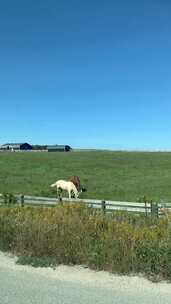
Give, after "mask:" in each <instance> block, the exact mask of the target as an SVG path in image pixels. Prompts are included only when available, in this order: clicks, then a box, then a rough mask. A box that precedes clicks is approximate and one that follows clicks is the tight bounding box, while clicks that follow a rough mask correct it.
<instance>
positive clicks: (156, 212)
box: [0, 194, 171, 217]
mask: <svg viewBox="0 0 171 304" xmlns="http://www.w3.org/2000/svg"><path fill="white" fill-rule="evenodd" d="M12 200H14V201H15V203H18V204H20V205H21V206H24V205H25V204H26V205H42V206H55V205H56V204H58V203H59V202H60V200H59V199H57V198H51V197H42V196H30V195H23V194H20V195H13V196H12V197H11V198H10V194H9V196H7V195H6V196H5V195H3V194H0V204H4V203H7V204H10V203H12ZM63 201H64V202H80V203H83V204H86V205H88V206H91V207H93V208H100V209H102V211H103V212H114V211H115V210H118V211H128V212H134V213H145V214H146V215H151V216H155V217H158V216H160V215H161V214H162V212H161V208H162V207H163V206H162V204H157V203H155V202H152V201H150V202H148V201H144V202H121V201H108V200H94V199H74V198H73V199H68V198H63ZM164 207H165V208H167V209H168V210H170V211H171V203H165V204H164Z"/></svg>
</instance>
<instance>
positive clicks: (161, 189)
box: [0, 151, 171, 201]
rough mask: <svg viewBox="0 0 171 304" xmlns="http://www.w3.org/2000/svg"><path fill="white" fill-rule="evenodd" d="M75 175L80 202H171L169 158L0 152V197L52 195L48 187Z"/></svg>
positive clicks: (164, 155)
mask: <svg viewBox="0 0 171 304" xmlns="http://www.w3.org/2000/svg"><path fill="white" fill-rule="evenodd" d="M70 175H78V176H79V177H80V180H81V183H82V186H84V187H86V188H87V190H88V191H87V192H86V193H82V194H81V195H80V198H94V199H95V198H97V199H111V200H121V201H124V200H126V201H135V200H137V199H138V198H139V197H142V196H144V195H145V196H146V197H147V198H148V199H152V200H157V201H159V200H167V201H171V153H163V152H162V153H147V152H104V151H103V152H102V151H91V152H90V151H89V152H70V153H63V152H57V153H47V152H35V153H33V152H32V153H30V152H29V153H25V152H24V153H22V152H21V153H6V152H2V153H0V193H4V192H10V193H24V194H30V195H43V196H55V195H56V194H55V192H54V191H53V190H52V189H51V188H50V187H49V185H50V184H51V183H53V182H55V181H56V180H58V179H68V177H69V176H70Z"/></svg>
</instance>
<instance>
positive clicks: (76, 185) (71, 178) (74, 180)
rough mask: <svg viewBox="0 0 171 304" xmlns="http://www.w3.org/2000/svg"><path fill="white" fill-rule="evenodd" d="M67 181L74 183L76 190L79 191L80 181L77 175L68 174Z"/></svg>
mask: <svg viewBox="0 0 171 304" xmlns="http://www.w3.org/2000/svg"><path fill="white" fill-rule="evenodd" d="M69 181H70V182H72V183H73V184H74V185H75V187H76V188H77V191H78V192H80V191H81V182H80V179H79V177H78V176H76V175H73V176H70V178H69Z"/></svg>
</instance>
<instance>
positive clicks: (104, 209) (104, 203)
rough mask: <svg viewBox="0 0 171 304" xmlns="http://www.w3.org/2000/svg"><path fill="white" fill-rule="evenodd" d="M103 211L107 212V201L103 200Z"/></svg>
mask: <svg viewBox="0 0 171 304" xmlns="http://www.w3.org/2000/svg"><path fill="white" fill-rule="evenodd" d="M102 212H103V213H105V212H106V202H105V201H102Z"/></svg>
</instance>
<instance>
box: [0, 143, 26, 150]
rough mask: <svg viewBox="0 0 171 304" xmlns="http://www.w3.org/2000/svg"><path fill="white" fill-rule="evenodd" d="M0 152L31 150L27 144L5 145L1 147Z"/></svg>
mask: <svg viewBox="0 0 171 304" xmlns="http://www.w3.org/2000/svg"><path fill="white" fill-rule="evenodd" d="M1 150H7V151H19V150H21V151H23V150H24V151H25V150H32V146H31V145H30V144H28V143H7V144H4V145H2V146H1Z"/></svg>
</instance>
